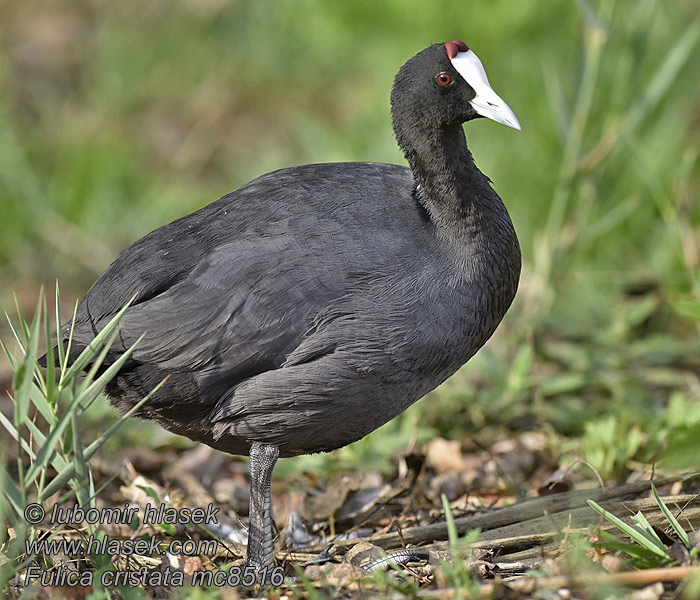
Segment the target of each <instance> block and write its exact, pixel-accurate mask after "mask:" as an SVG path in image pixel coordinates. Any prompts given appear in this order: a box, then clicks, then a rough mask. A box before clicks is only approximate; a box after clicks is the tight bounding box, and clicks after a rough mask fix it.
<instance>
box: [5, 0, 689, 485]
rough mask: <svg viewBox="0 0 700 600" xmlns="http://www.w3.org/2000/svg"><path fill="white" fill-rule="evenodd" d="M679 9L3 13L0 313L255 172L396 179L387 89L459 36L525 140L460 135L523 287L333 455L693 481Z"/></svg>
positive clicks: (44, 7)
mask: <svg viewBox="0 0 700 600" xmlns="http://www.w3.org/2000/svg"><path fill="white" fill-rule="evenodd" d="M699 12H700V2H698V0H674V1H673V2H663V1H659V0H617V1H612V0H607V1H605V0H603V1H601V2H591V3H589V2H587V1H584V0H581V1H578V2H576V1H573V0H571V1H561V0H559V1H556V2H555V1H551V0H550V1H545V2H522V1H520V2H514V1H513V0H492V1H490V2H463V1H461V2H457V1H447V0H438V1H435V0H434V1H432V2H417V1H415V2H414V1H412V2H408V1H406V0H386V1H383V2H377V1H376V0H352V1H348V2H341V1H322V0H299V1H296V2H285V1H283V0H275V1H272V0H254V1H253V0H250V1H249V0H236V1H228V0H179V1H174V0H148V2H142V1H136V0H119V1H118V2H108V1H106V0H72V1H71V2H67V1H66V2H59V1H48V0H47V1H43V2H42V1H37V0H24V1H19V0H17V1H14V0H0V46H1V48H2V52H1V54H0V306H1V307H2V308H3V309H4V310H7V311H8V312H11V311H14V301H13V297H12V294H13V293H15V294H16V295H17V297H18V300H19V304H20V306H21V307H22V309H23V310H24V311H25V312H27V313H30V312H31V310H32V309H33V307H34V305H35V302H36V299H37V297H38V290H39V286H40V285H41V284H42V283H44V284H46V285H48V286H49V287H52V286H53V282H54V281H55V279H56V278H58V280H59V281H60V283H61V288H62V292H63V294H62V295H63V298H64V305H67V306H69V305H71V303H72V302H73V301H74V299H76V298H79V297H81V296H82V294H84V292H85V291H86V290H87V288H88V287H89V285H90V284H91V283H92V281H94V279H95V278H96V276H97V275H98V274H99V273H101V272H102V271H103V270H104V268H106V267H107V265H108V264H109V263H110V262H111V260H112V259H113V258H114V257H115V256H116V254H117V252H118V251H119V250H120V249H121V248H124V247H126V246H128V245H129V244H131V243H132V242H133V241H135V240H136V239H138V238H139V237H140V236H142V235H143V234H145V233H147V232H149V231H151V230H152V229H154V228H156V227H158V226H159V225H162V224H165V223H167V222H169V221H171V220H173V219H175V218H177V217H180V216H182V215H184V214H186V213H189V212H191V211H193V210H195V209H197V208H199V207H201V206H203V205H205V204H207V203H209V202H211V201H213V200H215V199H216V198H218V197H219V196H221V195H223V194H225V193H227V192H228V191H230V190H232V189H234V188H236V187H238V186H240V185H242V184H243V183H245V182H247V181H249V180H250V179H252V178H254V177H255V176H257V175H260V174H262V173H265V172H268V171H270V170H274V169H278V168H283V167H287V166H291V165H296V164H303V163H309V162H326V161H379V162H390V163H400V164H405V163H404V160H403V157H402V155H401V152H400V151H399V149H398V147H397V146H396V144H395V142H394V139H393V135H392V130H391V119H390V113H389V91H390V87H391V84H392V79H393V76H394V74H395V72H396V71H397V70H398V68H399V67H400V66H401V65H402V64H403V62H404V61H405V60H406V59H407V58H409V57H410V56H412V55H413V54H415V53H416V52H418V51H420V50H421V49H423V48H424V47H425V46H427V45H429V44H431V43H435V42H443V41H446V40H450V39H454V38H461V39H464V40H465V41H466V42H467V43H468V44H469V45H470V47H472V48H473V49H474V50H475V51H476V53H477V54H478V55H479V57H480V58H481V60H482V62H483V63H484V65H485V68H486V70H487V72H488V73H489V78H490V80H491V83H492V85H493V87H494V89H495V90H496V91H497V92H498V93H499V94H500V95H501V96H502V97H503V98H504V99H505V100H506V102H507V103H508V104H509V105H510V106H511V108H513V110H514V111H515V113H516V114H517V115H518V117H519V119H520V121H521V123H522V125H523V131H522V133H517V132H515V131H513V130H511V129H508V128H506V127H503V126H500V125H497V124H495V123H493V122H490V121H487V120H485V119H483V120H479V121H477V122H473V123H469V124H467V125H466V131H467V139H468V142H469V145H470V149H471V150H472V152H473V154H474V156H475V158H476V161H477V164H478V165H479V167H480V168H481V170H483V171H484V172H485V173H486V174H487V175H488V176H489V177H490V178H491V179H492V180H493V182H494V186H495V188H496V190H497V191H498V192H499V194H500V195H501V197H502V198H503V199H504V201H505V203H506V205H507V206H508V208H509V210H510V212H511V215H512V217H513V221H514V223H515V226H516V229H517V231H518V234H519V237H520V241H521V245H522V249H523V256H524V262H525V265H524V273H523V279H522V282H521V289H520V292H519V295H518V298H517V300H516V303H515V304H514V306H513V308H512V309H511V311H510V312H509V314H508V316H507V317H506V320H505V322H504V324H503V326H502V327H501V329H500V330H499V332H498V333H497V334H496V336H495V337H494V339H493V340H492V341H491V342H490V343H489V344H488V346H487V348H485V349H484V350H483V351H482V352H481V353H480V354H479V355H478V356H477V358H475V359H474V360H473V361H472V363H471V364H470V365H469V366H467V367H466V368H465V369H463V370H462V371H460V373H459V374H457V375H456V376H455V377H454V378H453V379H452V380H450V381H449V382H448V383H447V384H446V385H444V386H443V387H442V388H440V389H439V390H437V391H436V392H434V393H433V394H431V395H430V396H429V397H428V398H427V399H425V400H423V401H422V402H420V403H418V404H417V405H416V406H414V407H413V408H412V409H410V410H409V411H408V412H407V413H406V414H405V415H404V416H402V417H401V418H399V419H397V420H396V421H394V422H393V423H391V424H389V425H388V426H386V427H385V428H384V429H383V430H382V431H381V432H380V433H379V435H377V434H375V435H373V436H370V437H369V438H367V439H366V440H363V441H361V442H359V443H358V444H355V445H354V446H353V447H351V448H349V449H345V450H342V451H340V452H339V453H337V454H336V456H335V457H334V459H335V461H336V462H335V463H333V464H336V465H340V467H342V466H343V465H344V464H348V463H352V464H355V465H362V464H374V465H376V464H378V461H383V460H385V458H386V456H387V455H388V454H389V453H390V452H391V451H393V450H395V449H396V448H398V447H401V446H402V445H405V444H406V443H407V442H408V440H410V439H413V438H415V437H418V439H420V438H422V437H428V436H431V435H436V434H440V435H443V436H446V437H452V438H456V439H462V438H465V439H466V438H467V436H476V437H477V438H478V439H484V440H488V439H492V438H493V437H496V436H498V435H503V434H505V435H509V434H510V433H513V432H518V431H523V430H529V429H538V430H544V431H546V432H547V433H548V435H549V436H550V439H551V440H552V442H551V443H552V447H553V448H554V449H555V450H553V452H555V453H556V454H558V455H560V457H561V460H562V461H569V462H571V461H573V460H575V459H576V458H578V457H584V458H586V459H587V460H588V461H589V462H591V463H592V464H593V465H594V466H596V468H598V469H599V470H600V471H601V473H603V474H604V475H606V476H608V475H617V476H624V475H625V473H626V472H628V471H629V470H630V469H631V468H632V467H631V466H630V465H632V464H634V463H635V461H637V462H639V461H641V462H643V463H645V464H650V463H652V462H657V461H660V462H659V465H660V466H661V467H663V466H664V465H666V466H667V467H668V468H676V467H690V468H692V467H696V468H700V456H698V455H699V454H700V453H698V452H697V449H696V447H697V442H696V440H697V439H700V400H699V398H700V379H699V378H698V374H699V373H700V353H699V350H700V343H699V341H700V338H699V336H698V318H699V317H700V308H699V305H698V298H700V270H699V267H700V234H699V230H698V224H699V223H700V207H699V206H698V204H697V202H695V199H696V190H697V187H698V181H699V179H700V165H699V163H698V140H699V139H700V97H699V89H700V88H699V87H698V82H699V81H700V67H699V66H698V65H700V52H699V50H698V48H699V47H698V41H699V39H700V19H699V15H698V13H699ZM0 336H1V337H2V338H3V339H7V336H8V329H7V328H6V327H5V325H4V324H3V325H2V326H0ZM0 360H4V357H2V359H0ZM0 380H2V383H3V384H4V385H5V386H7V385H8V384H9V381H10V374H9V367H8V365H7V363H6V362H2V363H0ZM105 411H106V409H105ZM105 415H106V416H104V415H103V416H102V417H100V418H109V413H107V412H105ZM418 422H420V423H421V428H420V429H419V428H417V425H416V424H417V423H418ZM144 427H146V426H145V425H143V424H138V423H135V424H134V425H133V428H134V429H133V431H139V432H140V431H143V428H144ZM148 427H150V426H148ZM149 431H151V432H154V431H155V430H154V429H152V428H150V429H149ZM504 432H505V433H504ZM122 435H123V436H126V437H127V438H128V437H129V435H130V434H129V432H128V431H127V432H126V433H124V434H122ZM132 435H134V437H135V436H136V434H132ZM139 435H140V434H139ZM153 435H160V434H157V433H154V434H153ZM127 441H128V440H127ZM338 459H340V460H339V461H338ZM299 460H301V461H307V462H304V463H303V464H305V465H308V464H309V462H308V461H312V462H313V463H314V464H316V465H318V463H323V464H324V465H326V466H328V465H330V463H329V462H327V460H328V459H327V457H323V456H320V457H319V456H316V457H311V458H301V459H299ZM282 462H283V463H287V462H289V461H282ZM300 464H301V463H300ZM284 468H285V467H282V469H284ZM289 468H293V467H289Z"/></svg>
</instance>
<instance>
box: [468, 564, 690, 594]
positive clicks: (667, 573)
mask: <svg viewBox="0 0 700 600" xmlns="http://www.w3.org/2000/svg"><path fill="white" fill-rule="evenodd" d="M694 575H699V576H700V567H668V568H665V569H644V570H642V571H623V572H622V573H607V574H601V575H583V576H582V575H579V576H573V577H566V576H564V575H558V576H555V577H544V578H541V579H538V578H536V577H521V578H517V579H512V580H510V581H509V582H508V584H507V585H508V587H509V588H511V589H513V590H514V591H516V592H520V593H529V592H534V591H535V590H538V589H542V588H563V587H569V588H588V589H591V588H599V587H601V586H605V585H611V584H618V585H636V586H643V585H649V584H651V583H656V582H657V581H661V582H668V581H682V580H683V579H685V578H686V577H692V576H694ZM498 585H499V583H497V582H494V583H487V584H485V585H482V586H480V589H479V592H480V594H481V595H482V596H487V597H489V596H490V595H491V594H493V592H494V591H495V589H496V588H497V586H498Z"/></svg>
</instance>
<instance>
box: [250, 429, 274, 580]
mask: <svg viewBox="0 0 700 600" xmlns="http://www.w3.org/2000/svg"><path fill="white" fill-rule="evenodd" d="M279 453H280V451H279V448H278V447H277V446H271V445H268V444H261V443H258V442H255V443H253V445H252V446H251V447H250V511H249V525H248V551H247V556H246V563H245V566H246V567H255V568H256V569H264V568H266V567H267V570H268V572H269V571H270V568H271V567H272V566H273V558H274V556H273V549H272V541H273V536H272V494H271V492H270V484H271V482H272V469H274V467H275V463H276V462H277V457H278V456H279Z"/></svg>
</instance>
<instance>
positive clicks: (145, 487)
mask: <svg viewBox="0 0 700 600" xmlns="http://www.w3.org/2000/svg"><path fill="white" fill-rule="evenodd" d="M136 487H137V488H140V489H142V490H143V491H144V492H146V495H147V496H148V497H149V498H152V499H153V500H155V501H156V502H157V503H158V504H160V498H159V497H158V492H156V491H155V490H154V489H153V488H152V487H150V486H148V485H137V486H136Z"/></svg>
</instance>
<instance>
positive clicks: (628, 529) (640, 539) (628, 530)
mask: <svg viewBox="0 0 700 600" xmlns="http://www.w3.org/2000/svg"><path fill="white" fill-rule="evenodd" d="M588 506H590V507H591V508H592V509H593V510H594V511H596V512H597V513H598V514H599V515H601V516H602V517H603V518H605V519H606V520H608V521H609V522H610V523H612V524H613V525H615V527H617V528H618V529H619V530H620V531H622V532H623V533H625V534H626V535H628V536H629V537H630V538H632V539H633V540H634V541H635V542H637V543H638V544H639V545H641V546H643V547H644V548H646V549H647V550H650V551H651V552H653V553H654V554H656V555H657V556H660V557H662V558H667V559H670V557H669V555H668V554H667V553H666V550H665V549H664V548H663V544H662V546H661V548H659V547H658V546H657V545H656V544H654V543H653V542H651V541H650V540H649V539H648V538H647V537H646V535H645V534H644V532H643V531H641V530H640V529H638V528H637V527H632V526H630V525H627V523H625V522H624V521H622V520H620V519H619V518H617V517H616V516H615V515H614V514H612V513H611V512H608V511H607V510H605V509H604V508H602V507H600V506H599V505H598V504H597V503H596V502H594V501H593V500H588Z"/></svg>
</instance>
